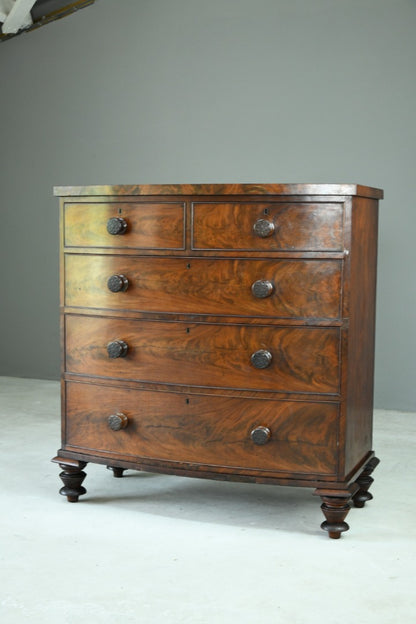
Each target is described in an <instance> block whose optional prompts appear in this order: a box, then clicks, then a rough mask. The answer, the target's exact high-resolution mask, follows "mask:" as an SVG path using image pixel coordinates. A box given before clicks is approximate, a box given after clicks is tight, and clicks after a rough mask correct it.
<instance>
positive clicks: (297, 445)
mask: <svg viewBox="0 0 416 624" xmlns="http://www.w3.org/2000/svg"><path fill="white" fill-rule="evenodd" d="M66 406H67V417H66V446H68V447H77V448H78V449H85V450H87V451H88V450H94V451H98V452H100V453H109V454H111V453H118V454H123V455H130V456H135V457H137V458H146V459H157V460H162V461H163V460H165V461H176V462H189V463H195V464H198V466H200V465H204V464H205V465H211V466H215V467H216V468H221V466H224V467H226V466H228V467H230V466H231V467H245V468H247V469H259V470H262V471H275V472H279V471H293V472H295V473H310V472H311V473H320V474H334V473H335V472H336V449H337V422H338V406H337V405H336V404H333V403H314V404H308V403H305V402H299V403H297V402H289V401H265V400H256V399H237V398H233V397H213V396H211V397H210V396H207V395H198V396H195V395H191V396H189V395H184V394H176V393H170V392H169V393H164V392H163V393H162V392H149V391H136V390H130V391H129V390H126V389H124V388H123V389H121V388H109V387H108V388H106V387H105V386H94V385H90V384H84V383H67V395H66ZM114 413H122V414H123V415H125V417H126V418H127V421H128V424H127V426H126V428H125V429H122V430H119V431H113V430H112V429H111V428H110V427H109V425H108V418H109V416H111V415H112V414H114ZM259 426H263V427H267V428H268V429H269V430H270V434H271V435H270V438H269V440H268V442H267V444H264V445H258V444H255V443H254V442H253V440H252V438H251V432H252V431H253V429H255V428H258V427H259Z"/></svg>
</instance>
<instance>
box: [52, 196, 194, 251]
mask: <svg viewBox="0 0 416 624" xmlns="http://www.w3.org/2000/svg"><path fill="white" fill-rule="evenodd" d="M117 219H118V220H119V221H118V222H117ZM123 222H124V224H123ZM123 227H125V231H124V230H123ZM119 229H120V232H119V233H118V230H119ZM109 230H110V231H111V232H113V233H110V231H109ZM64 245H65V246H66V247H108V248H123V249H128V248H133V249H184V248H185V205H184V204H183V203H157V202H146V203H111V202H108V203H93V204H88V203H78V204H77V203H66V204H65V206H64Z"/></svg>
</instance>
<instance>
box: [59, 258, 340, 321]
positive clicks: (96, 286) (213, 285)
mask: <svg viewBox="0 0 416 624" xmlns="http://www.w3.org/2000/svg"><path fill="white" fill-rule="evenodd" d="M120 276H121V277H120ZM122 277H124V278H125V279H126V280H127V282H124V286H123V288H122ZM111 278H112V279H113V282H114V280H115V282H114V283H115V288H116V289H117V288H121V290H119V291H117V292H113V291H112V290H110V288H114V286H113V282H111ZM109 279H110V282H109V281H108V280H109ZM125 288H126V289H125ZM340 291H341V261H340V260H249V259H246V260H242V259H239V260H214V259H209V258H204V259H201V258H199V259H198V258H192V259H189V258H188V259H184V258H149V257H132V256H108V255H107V256H105V255H80V254H66V256H65V304H66V305H67V306H76V307H89V308H107V309H113V310H137V311H147V312H170V313H185V314H186V313H188V314H189V313H190V314H214V315H236V316H268V317H281V318H282V317H283V318H285V317H286V318H291V317H314V318H338V317H339V316H340Z"/></svg>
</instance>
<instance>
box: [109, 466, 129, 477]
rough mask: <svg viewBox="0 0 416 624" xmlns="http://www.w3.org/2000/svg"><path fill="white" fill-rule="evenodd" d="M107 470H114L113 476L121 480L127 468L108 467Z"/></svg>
mask: <svg viewBox="0 0 416 624" xmlns="http://www.w3.org/2000/svg"><path fill="white" fill-rule="evenodd" d="M107 470H112V471H113V475H114V476H115V478H116V479H121V477H122V476H123V473H124V471H125V470H126V469H125V468H120V466H107Z"/></svg>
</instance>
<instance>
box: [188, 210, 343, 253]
mask: <svg viewBox="0 0 416 624" xmlns="http://www.w3.org/2000/svg"><path fill="white" fill-rule="evenodd" d="M192 216H193V232H192V248H193V249H201V250H202V249H224V250H225V249H236V250H258V251H277V250H282V251H283V250H285V251H341V250H342V249H343V242H342V222H343V204H342V203H325V204H324V203H322V204H318V203H296V202H293V203H251V204H249V203H242V202H230V203H211V202H210V203H208V202H204V203H203V202H195V203H193V205H192ZM259 221H260V222H261V223H260V224H259ZM256 223H257V226H256ZM267 223H270V224H271V225H270V233H269V234H268V235H266V234H267V232H266V233H264V237H262V236H260V235H259V234H261V225H266V224H267ZM256 228H257V233H256ZM259 230H260V232H259Z"/></svg>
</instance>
